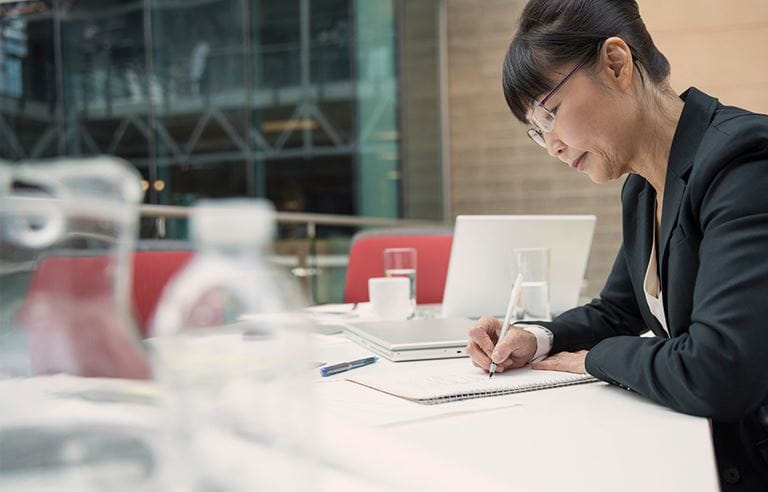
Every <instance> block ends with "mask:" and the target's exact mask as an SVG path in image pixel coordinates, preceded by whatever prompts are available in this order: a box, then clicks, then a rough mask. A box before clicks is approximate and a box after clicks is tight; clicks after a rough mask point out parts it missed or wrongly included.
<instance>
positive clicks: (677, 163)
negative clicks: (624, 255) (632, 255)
mask: <svg viewBox="0 0 768 492" xmlns="http://www.w3.org/2000/svg"><path fill="white" fill-rule="evenodd" d="M681 97H682V99H683V100H685V106H684V107H683V113H682V115H681V116H680V121H679V122H678V125H677V129H676V130H675V136H674V139H673V140H672V149H671V151H670V154H669V163H668V165H667V177H666V181H665V183H664V203H663V204H662V208H661V234H660V235H659V246H660V248H659V251H660V252H659V276H660V280H661V285H662V288H663V287H664V286H665V285H666V279H667V254H668V250H669V240H670V238H671V237H672V231H673V230H674V228H675V225H676V224H677V214H678V212H679V210H680V201H681V200H682V198H683V192H684V191H685V187H686V185H687V184H688V175H689V174H690V170H691V166H692V165H693V159H694V156H695V155H696V151H697V150H698V148H699V144H700V143H701V139H702V138H703V137H704V133H705V132H706V130H707V128H708V127H709V124H710V121H711V120H712V116H713V115H714V113H715V109H716V108H717V104H718V102H717V99H714V98H712V97H709V96H707V95H706V94H704V93H702V92H700V91H699V90H698V89H696V88H694V87H691V88H690V89H688V90H687V91H686V92H685V93H683V95H682V96H681ZM664 300H665V301H666V296H665V298H664ZM665 304H666V302H665ZM665 308H666V306H665Z"/></svg>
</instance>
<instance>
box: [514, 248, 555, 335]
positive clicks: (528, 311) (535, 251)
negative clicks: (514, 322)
mask: <svg viewBox="0 0 768 492" xmlns="http://www.w3.org/2000/svg"><path fill="white" fill-rule="evenodd" d="M513 257H514V266H513V269H512V270H513V271H512V278H514V277H516V276H517V274H518V273H522V274H523V288H522V292H521V294H520V301H519V304H518V306H517V313H516V314H517V316H516V317H517V319H519V320H541V321H549V320H551V319H552V315H551V313H550V311H549V248H516V249H515V250H514V255H513Z"/></svg>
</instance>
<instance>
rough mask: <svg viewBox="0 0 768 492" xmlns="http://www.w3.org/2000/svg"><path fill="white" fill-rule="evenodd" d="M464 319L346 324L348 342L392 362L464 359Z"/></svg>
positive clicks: (468, 323)
mask: <svg viewBox="0 0 768 492" xmlns="http://www.w3.org/2000/svg"><path fill="white" fill-rule="evenodd" d="M473 323H474V322H473V321H472V320H471V319H468V318H434V319H415V320H406V321H367V322H359V323H349V324H348V325H346V326H345V328H344V333H345V334H346V335H347V337H349V338H350V339H352V340H354V341H355V342H357V343H359V344H360V345H362V346H363V347H366V348H368V349H370V350H371V351H373V352H376V353H377V354H380V355H383V356H384V357H386V358H387V359H389V360H392V361H395V362H401V361H407V360H426V359H448V358H454V357H466V356H467V355H466V354H465V353H464V349H465V347H466V345H467V340H468V335H467V334H468V332H469V328H470V327H471V326H472V324H473Z"/></svg>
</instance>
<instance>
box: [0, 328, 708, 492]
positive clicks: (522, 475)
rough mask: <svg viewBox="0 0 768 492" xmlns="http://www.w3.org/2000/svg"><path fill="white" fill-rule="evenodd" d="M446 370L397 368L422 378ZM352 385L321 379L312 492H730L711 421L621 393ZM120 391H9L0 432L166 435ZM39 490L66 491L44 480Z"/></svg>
mask: <svg viewBox="0 0 768 492" xmlns="http://www.w3.org/2000/svg"><path fill="white" fill-rule="evenodd" d="M313 338H314V342H315V343H314V350H315V360H321V361H325V362H327V363H329V364H333V363H337V362H342V361H348V360H352V359H356V358H359V357H365V356H368V355H370V352H368V351H367V350H366V349H364V348H362V347H360V346H358V345H356V344H354V343H353V342H351V341H349V340H348V339H346V338H345V337H344V336H343V335H338V334H337V335H331V336H325V335H314V336H313ZM237 339H238V340H241V339H242V338H241V337H238V338H237ZM443 362H444V361H420V362H404V363H398V364H408V367H412V368H413V371H414V373H415V374H416V373H418V371H419V370H420V369H421V368H424V367H425V366H427V367H430V366H431V367H439V365H440V364H441V363H443ZM469 363H470V362H469V360H467V364H469ZM389 364H394V363H393V362H390V361H387V360H385V359H382V360H380V361H379V362H378V363H376V364H373V365H370V366H366V367H363V368H359V369H355V373H356V374H359V373H360V372H362V371H376V370H378V369H380V368H382V367H384V366H386V365H389ZM349 374H351V373H342V374H338V375H335V376H331V377H327V378H322V377H320V375H319V371H318V370H317V369H312V376H311V378H312V379H313V381H314V384H312V386H311V388H312V390H313V395H312V400H313V401H314V418H315V420H316V426H315V432H316V436H315V437H314V439H313V440H314V441H315V442H316V448H317V449H318V458H319V459H318V460H317V462H318V463H319V464H320V466H319V467H318V468H317V473H316V474H315V476H314V477H313V478H311V479H307V480H309V481H310V483H311V484H312V489H313V490H327V491H333V492H338V491H340V490H419V491H420V492H424V491H427V490H430V491H431V490H435V491H440V492H443V491H446V490H459V489H466V490H480V491H482V492H489V491H495V490H521V491H536V492H539V491H550V490H551V491H558V492H560V491H562V490H589V491H611V492H613V491H616V490H622V491H679V490H696V491H700V492H706V491H717V490H719V485H718V479H717V475H716V469H715V458H714V452H713V447H712V441H711V437H710V430H709V423H708V421H707V420H706V419H703V418H697V417H691V416H687V415H683V414H679V413H675V412H673V411H671V410H669V409H666V408H664V407H661V406H659V405H656V404H654V403H652V402H650V401H649V400H646V399H644V398H642V397H640V396H638V395H636V394H634V393H630V392H627V391H624V390H621V389H618V388H617V387H614V386H609V385H607V384H604V383H592V384H583V385H577V386H570V387H564V388H557V389H549V390H542V391H534V392H529V393H519V394H514V395H506V396H497V397H492V398H478V399H474V400H466V401H458V402H451V403H443V404H438V405H421V404H418V403H414V402H411V401H408V400H404V399H401V398H397V397H393V396H390V395H387V394H384V393H381V392H378V391H376V390H373V389H370V388H366V387H364V386H360V385H357V384H355V383H351V382H349V381H346V380H345V377H346V376H348V375H349ZM111 381H114V382H110V381H106V380H89V379H88V378H74V377H66V376H65V377H59V376H54V377H42V378H30V379H28V380H18V381H13V380H11V381H0V394H2V395H4V396H3V397H0V430H3V429H8V428H13V427H16V428H28V427H29V426H30V425H33V426H41V425H44V426H55V425H57V424H59V423H61V424H63V425H65V424H66V423H71V422H89V423H92V424H93V423H97V424H98V423H104V424H108V423H113V424H114V423H121V424H125V425H129V426H131V427H132V428H136V429H144V432H147V433H156V432H157V430H156V426H157V425H158V424H159V425H163V424H161V423H160V422H161V420H159V419H158V415H157V412H156V409H155V407H153V406H152V405H147V404H145V403H144V400H145V399H146V398H150V396H151V394H153V393H156V388H154V386H152V385H151V384H148V383H142V384H143V385H145V386H146V388H145V389H146V390H147V391H149V392H148V393H145V392H144V391H145V389H142V388H144V387H142V388H139V389H141V391H139V392H137V391H136V389H135V388H133V385H137V384H138V383H135V382H126V381H122V382H121V381H120V380H111ZM102 384H108V385H109V386H107V388H106V389H110V388H113V389H114V387H113V386H112V385H114V384H130V385H132V386H131V388H130V391H127V394H128V395H130V396H131V398H130V400H132V402H131V401H129V402H128V403H120V402H119V401H114V400H112V399H110V398H100V397H99V394H102V393H103V391H102V387H101V385H102ZM112 393H114V391H112ZM68 394H72V395H75V396H74V397H68V396H67V395H68ZM107 394H110V392H107ZM78 395H79V396H78ZM83 396H85V397H83ZM135 400H138V402H139V404H138V405H137V404H136V401H135ZM150 400H151V398H150ZM206 449H209V450H210V453H211V455H212V457H215V458H218V464H220V465H222V466H224V467H226V468H225V469H229V468H232V469H237V468H236V467H237V466H238V465H239V466H241V467H243V468H241V469H240V471H239V472H238V473H230V474H228V475H227V476H237V477H239V478H238V479H234V480H235V481H236V482H242V481H243V480H242V477H243V473H245V472H247V471H248V468H253V467H254V465H253V464H254V463H260V464H261V466H262V467H263V466H264V462H265V461H264V459H269V456H263V455H259V454H258V452H257V451H256V450H254V449H253V448H248V447H245V446H243V445H240V444H238V445H236V446H235V447H233V446H231V445H230V446H229V447H228V446H219V445H216V446H209V447H207V448H206ZM6 450H7V448H6ZM259 456H262V458H263V459H262V458H258V457H259ZM1 468H2V467H0V488H3V487H2V486H1V485H8V486H9V490H10V489H11V488H13V489H14V490H40V487H37V488H34V487H33V488H29V487H28V488H27V489H25V488H24V487H16V485H18V484H22V485H23V484H27V485H30V482H29V481H28V478H30V477H27V476H23V475H20V476H14V475H8V474H7V473H4V472H3V471H2V469H1ZM241 472H242V473H241ZM31 478H40V479H41V481H42V482H45V483H49V485H51V487H52V488H50V490H62V489H61V488H60V487H59V485H60V484H59V483H58V482H55V481H52V480H50V479H49V480H48V481H47V482H46V481H45V477H44V476H41V477H34V476H33V477H31ZM256 483H260V482H258V481H257V482H256ZM11 484H14V486H13V487H11V486H10V485H11ZM64 489H66V487H64ZM45 490H49V489H45ZM158 490H161V489H158Z"/></svg>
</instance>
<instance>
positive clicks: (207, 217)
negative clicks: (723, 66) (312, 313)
mask: <svg viewBox="0 0 768 492" xmlns="http://www.w3.org/2000/svg"><path fill="white" fill-rule="evenodd" d="M190 225H191V231H192V237H193V241H194V243H195V245H196V247H197V251H198V253H197V255H196V257H195V258H194V259H193V260H192V261H191V262H190V263H189V264H188V265H187V267H186V268H185V269H184V270H183V271H182V272H180V273H179V274H178V275H177V276H176V277H175V278H174V279H172V280H171V282H170V283H169V285H168V286H167V287H166V289H165V291H164V293H163V295H162V298H161V300H160V303H159V305H158V309H157V312H156V314H155V318H154V320H153V323H152V332H153V335H154V337H155V338H154V340H153V342H152V350H153V365H154V369H155V374H156V376H157V378H158V380H159V382H160V384H161V387H162V389H163V393H164V394H165V395H166V402H165V403H166V404H165V407H166V410H167V425H166V426H165V427H164V428H165V429H166V430H167V432H168V435H167V439H165V446H164V449H163V452H162V453H161V454H162V455H163V457H164V460H163V461H164V465H165V466H164V467H163V468H164V470H165V473H164V475H165V477H166V479H167V484H168V490H185V491H186V490H189V491H195V490H231V491H237V490H243V491H246V490H247V491H251V490H299V489H304V488H307V487H309V486H311V483H312V482H311V480H312V478H311V476H312V472H311V468H312V466H311V462H312V454H313V453H312V449H311V443H312V441H313V439H312V419H311V417H312V416H311V415H310V414H309V412H310V411H311V408H312V405H311V401H310V396H309V395H310V374H311V372H310V369H311V352H310V349H309V335H308V322H307V321H306V320H305V318H303V317H302V316H300V315H298V314H297V308H298V307H300V305H301V296H300V294H299V290H298V289H297V288H294V286H293V284H291V283H290V282H288V281H287V278H286V277H285V276H283V275H281V274H280V273H279V272H278V271H277V270H276V269H275V268H273V267H272V266H271V265H270V264H269V263H268V262H267V261H266V253H267V251H268V248H269V245H270V244H271V240H272V238H273V231H274V229H275V214H274V209H273V208H272V206H271V205H270V204H269V203H268V202H265V201H248V200H221V201H205V202H201V203H200V204H199V205H198V206H196V207H195V208H194V210H193V213H192V216H191V224H190Z"/></svg>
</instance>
